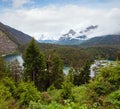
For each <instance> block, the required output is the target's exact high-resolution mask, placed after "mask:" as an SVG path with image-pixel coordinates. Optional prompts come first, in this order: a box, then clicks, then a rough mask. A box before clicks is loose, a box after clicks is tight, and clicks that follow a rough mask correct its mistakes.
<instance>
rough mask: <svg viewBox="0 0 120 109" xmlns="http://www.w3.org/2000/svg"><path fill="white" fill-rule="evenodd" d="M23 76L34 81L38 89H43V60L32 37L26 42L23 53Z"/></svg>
mask: <svg viewBox="0 0 120 109" xmlns="http://www.w3.org/2000/svg"><path fill="white" fill-rule="evenodd" d="M23 59H24V70H25V73H24V74H25V78H26V79H27V80H31V81H34V83H35V85H36V86H37V87H38V89H39V90H44V83H43V82H44V80H45V76H46V75H45V61H44V56H43V54H42V53H41V52H40V49H39V47H38V45H37V43H36V41H35V40H34V39H32V40H31V42H30V43H29V44H28V47H27V48H26V50H25V52H24V55H23Z"/></svg>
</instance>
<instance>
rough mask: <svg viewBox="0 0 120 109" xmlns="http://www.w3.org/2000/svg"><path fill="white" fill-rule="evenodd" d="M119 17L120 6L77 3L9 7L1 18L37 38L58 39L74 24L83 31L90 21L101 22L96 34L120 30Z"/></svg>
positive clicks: (75, 28) (78, 29) (73, 27)
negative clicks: (86, 5) (93, 5)
mask: <svg viewBox="0 0 120 109" xmlns="http://www.w3.org/2000/svg"><path fill="white" fill-rule="evenodd" d="M21 1H22V0H21ZM24 3H25V2H24ZM18 4H19V3H18ZM22 4H23V3H22ZM19 6H20V5H19ZM119 19H120V8H112V9H109V10H108V9H94V8H88V7H81V6H77V5H65V6H62V7H57V6H54V5H52V6H47V7H43V8H32V9H17V10H12V9H10V10H4V12H3V13H1V14H0V21H1V22H3V23H5V24H7V25H9V26H12V27H14V28H16V29H19V30H22V31H23V32H25V33H27V34H29V35H31V36H35V37H36V38H40V37H41V35H42V34H44V39H58V38H59V37H60V36H61V35H62V34H64V33H66V32H68V30H69V29H71V28H72V29H74V30H76V31H80V30H81V29H82V28H85V27H87V26H89V25H99V28H98V29H97V30H96V33H95V34H94V35H102V34H112V33H116V32H119V31H120V29H119V28H120V25H119V24H120V21H119ZM42 37H43V36H42ZM91 37H92V36H91Z"/></svg>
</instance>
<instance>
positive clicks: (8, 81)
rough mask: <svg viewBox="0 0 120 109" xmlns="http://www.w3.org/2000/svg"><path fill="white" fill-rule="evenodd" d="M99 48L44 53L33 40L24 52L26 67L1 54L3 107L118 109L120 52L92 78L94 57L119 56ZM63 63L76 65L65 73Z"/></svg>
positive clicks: (1, 106) (119, 104)
mask: <svg viewBox="0 0 120 109" xmlns="http://www.w3.org/2000/svg"><path fill="white" fill-rule="evenodd" d="M86 49H87V48H86ZM96 49H97V48H96ZM96 49H94V50H93V49H92V51H91V50H90V49H89V48H88V50H90V52H87V51H84V50H83V52H82V51H81V50H80V51H79V52H78V51H77V50H76V49H75V48H72V49H69V48H66V49H65V50H64V49H63V48H60V49H58V50H54V49H51V50H48V51H47V50H46V51H43V52H42V50H40V49H39V46H38V45H37V44H36V42H35V40H34V39H33V40H32V41H31V42H30V43H29V45H28V46H27V48H26V49H25V51H24V53H23V59H24V64H23V66H24V69H22V68H21V67H20V66H19V63H18V62H17V61H16V62H14V63H12V64H11V65H9V66H6V64H5V62H4V59H3V58H2V56H1V57H0V109H119V108H120V62H119V56H120V54H119V53H117V57H118V60H117V61H116V62H115V63H116V64H110V65H108V66H105V67H102V68H100V69H99V73H97V74H96V76H95V77H94V78H91V77H90V65H91V63H92V62H93V59H94V60H95V56H99V59H101V58H102V57H104V58H106V59H108V58H111V59H112V58H115V56H116V52H114V53H111V50H110V49H109V50H107V49H106V50H105V49H104V50H105V51H104V50H103V51H104V52H103V51H102V50H101V49H102V48H101V49H100V50H99V52H96V51H97V50H96ZM71 50H73V51H71ZM101 51H102V52H101ZM85 52H87V53H85ZM106 52H108V54H109V56H107V55H106ZM91 53H92V54H94V55H91ZM63 54H64V55H63ZM74 54H76V55H75V56H76V57H75V56H74ZM97 54H98V55H97ZM89 56H90V57H89ZM66 57H68V58H66ZM73 57H74V58H73ZM97 58H98V57H97ZM74 59H75V60H74ZM76 60H77V61H76ZM64 64H67V65H69V66H72V67H73V68H74V69H73V68H71V69H70V71H69V73H68V74H67V75H65V74H64V73H63V65H64Z"/></svg>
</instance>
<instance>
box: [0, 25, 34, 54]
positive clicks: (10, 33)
mask: <svg viewBox="0 0 120 109" xmlns="http://www.w3.org/2000/svg"><path fill="white" fill-rule="evenodd" d="M31 39H32V37H30V36H29V35H26V34H24V33H23V32H21V31H18V30H16V29H14V28H11V27H9V26H7V25H4V24H2V23H0V54H9V53H11V52H13V51H16V50H17V48H18V47H19V46H21V45H24V44H26V43H28V42H29V41H30V40H31Z"/></svg>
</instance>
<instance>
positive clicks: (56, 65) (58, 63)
mask: <svg viewBox="0 0 120 109" xmlns="http://www.w3.org/2000/svg"><path fill="white" fill-rule="evenodd" d="M63 79H64V74H63V63H62V60H61V59H60V57H59V55H58V54H54V55H53V59H52V68H51V78H50V83H51V85H52V84H53V85H54V86H55V88H58V89H59V88H61V85H62V82H63Z"/></svg>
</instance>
